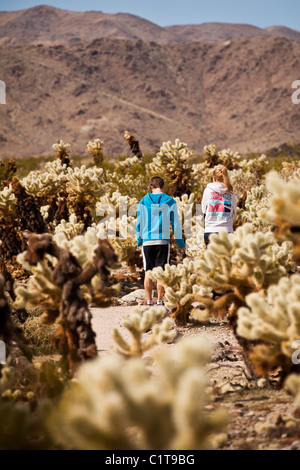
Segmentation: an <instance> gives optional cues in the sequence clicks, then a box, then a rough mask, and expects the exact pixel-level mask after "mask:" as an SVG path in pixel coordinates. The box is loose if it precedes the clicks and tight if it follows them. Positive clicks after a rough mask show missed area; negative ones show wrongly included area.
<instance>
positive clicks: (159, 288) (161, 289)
mask: <svg viewBox="0 0 300 470" xmlns="http://www.w3.org/2000/svg"><path fill="white" fill-rule="evenodd" d="M164 293H165V288H164V286H162V285H161V284H158V283H157V300H162V299H163V296H164Z"/></svg>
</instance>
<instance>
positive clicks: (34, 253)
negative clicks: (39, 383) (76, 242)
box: [17, 233, 117, 372]
mask: <svg viewBox="0 0 300 470" xmlns="http://www.w3.org/2000/svg"><path fill="white" fill-rule="evenodd" d="M47 255H48V256H49V255H50V257H51V258H52V259H53V258H55V259H56V261H55V263H53V264H52V266H50V267H49V266H46V265H45V264H44V269H48V270H49V269H50V273H49V271H48V276H47V278H46V280H45V277H43V276H40V277H39V276H38V275H37V276H36V279H35V281H32V282H31V284H30V283H29V285H28V286H27V288H26V290H25V291H24V290H21V291H17V296H18V294H20V295H21V297H22V300H24V299H26V298H27V299H28V302H31V303H36V302H37V297H39V298H40V301H42V300H43V292H44V290H45V291H46V293H47V298H48V299H49V294H50V292H51V293H52V292H53V290H54V289H56V294H57V300H58V303H59V308H58V309H57V308H56V305H55V307H54V309H52V308H51V309H50V308H48V310H47V311H46V312H45V314H44V319H45V322H48V323H54V322H55V321H56V320H58V322H59V329H58V330H57V332H56V334H55V343H56V346H57V347H58V348H59V349H60V350H61V352H62V353H63V354H64V355H65V359H66V360H67V365H68V367H69V368H70V369H71V370H72V372H74V370H75V367H76V365H77V364H78V362H80V361H82V360H83V359H86V358H88V357H94V356H95V355H97V349H96V344H95V333H94V331H93V330H92V327H91V313H90V311H89V308H88V304H89V302H88V300H87V298H86V296H85V295H84V292H83V291H82V290H81V288H80V286H81V285H86V286H87V289H88V292H89V296H90V298H89V300H90V301H91V300H92V301H95V302H99V301H100V300H101V302H102V306H104V305H105V304H107V302H108V300H109V296H111V295H112V292H111V291H113V290H114V289H113V288H110V287H109V286H108V284H109V276H110V270H109V269H110V268H112V267H113V266H114V265H115V264H116V262H117V257H116V255H115V253H114V250H113V249H112V247H111V246H110V244H109V242H108V241H107V240H98V246H97V248H96V249H95V250H94V256H93V259H92V260H91V262H90V263H89V264H88V265H87V266H86V267H85V268H84V269H82V267H81V266H80V264H79V263H78V260H77V259H76V258H75V257H74V255H72V253H70V252H69V251H68V250H66V249H64V248H61V247H59V246H57V245H55V244H54V243H53V240H52V236H51V235H50V234H49V233H45V234H43V235H37V234H30V235H29V236H28V250H27V251H26V253H25V255H24V261H25V262H27V263H29V264H30V265H31V266H36V265H38V264H39V263H42V262H44V263H45V257H46V256H47ZM48 259H49V258H48ZM49 261H50V259H49ZM96 277H97V283H96V286H95V284H93V282H92V280H93V278H96ZM45 281H46V282H45ZM34 282H35V284H34ZM36 284H39V285H40V287H41V288H42V289H40V290H39V292H38V294H37V293H36V291H34V289H33V288H34V287H36ZM107 286H108V287H107ZM33 297H35V298H33ZM17 301H18V297H17ZM51 302H53V301H52V299H51ZM51 307H52V304H51ZM55 308H56V309H55Z"/></svg>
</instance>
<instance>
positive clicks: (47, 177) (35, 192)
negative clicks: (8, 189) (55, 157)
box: [21, 162, 67, 198]
mask: <svg viewBox="0 0 300 470" xmlns="http://www.w3.org/2000/svg"><path fill="white" fill-rule="evenodd" d="M59 165H60V167H62V165H61V163H60V162H59ZM64 167H65V165H64ZM48 168H50V166H48ZM66 182H67V178H66V176H65V175H64V173H63V172H61V173H59V174H57V173H56V172H50V171H45V172H43V173H42V172H40V171H31V172H30V173H29V174H28V175H27V176H26V177H25V178H23V179H22V181H21V183H22V186H24V188H25V189H26V191H27V192H28V194H31V195H32V196H34V197H38V198H40V197H45V196H50V195H52V194H57V192H60V191H61V190H62V189H63V186H64V185H65V183H66Z"/></svg>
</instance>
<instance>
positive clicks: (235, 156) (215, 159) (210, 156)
mask: <svg viewBox="0 0 300 470" xmlns="http://www.w3.org/2000/svg"><path fill="white" fill-rule="evenodd" d="M203 150H204V153H205V155H206V162H207V165H208V166H209V168H213V167H214V166H216V165H219V164H221V165H224V166H226V168H228V169H229V170H232V169H233V168H238V167H239V165H238V161H239V160H240V158H241V155H240V154H239V153H238V152H235V153H234V152H233V151H232V150H230V149H223V150H220V151H218V152H217V147H216V145H214V144H210V145H206V146H205V147H204V148H203Z"/></svg>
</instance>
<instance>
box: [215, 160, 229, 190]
mask: <svg viewBox="0 0 300 470" xmlns="http://www.w3.org/2000/svg"><path fill="white" fill-rule="evenodd" d="M213 177H214V178H215V179H216V181H217V182H218V183H223V184H225V186H226V188H227V190H228V192H230V193H233V187H232V184H231V183H230V179H229V175H228V170H227V168H226V166H224V165H217V166H215V168H214V170H213Z"/></svg>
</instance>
